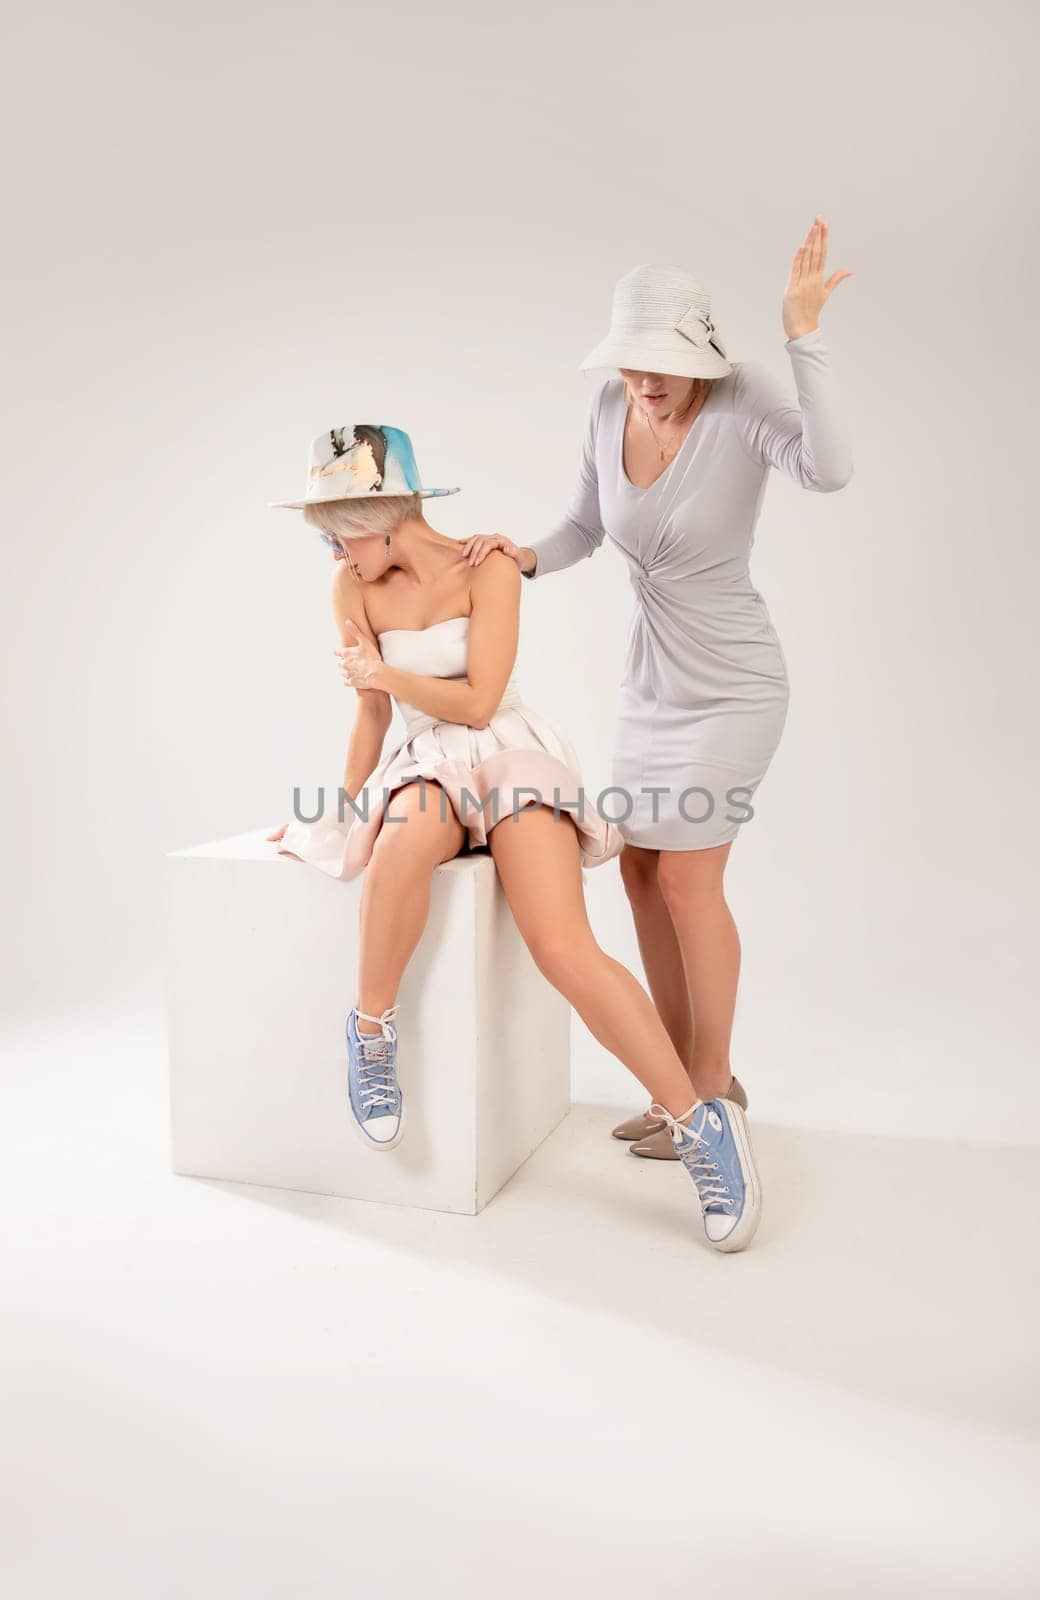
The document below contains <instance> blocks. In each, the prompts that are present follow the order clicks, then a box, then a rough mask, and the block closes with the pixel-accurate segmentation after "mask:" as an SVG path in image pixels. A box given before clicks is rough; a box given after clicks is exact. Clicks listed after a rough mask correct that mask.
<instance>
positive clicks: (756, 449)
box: [733, 327, 852, 493]
mask: <svg viewBox="0 0 1040 1600" xmlns="http://www.w3.org/2000/svg"><path fill="white" fill-rule="evenodd" d="M785 348H786V350H787V353H788V355H789V357H790V359H791V366H792V368H793V371H794V380H795V386H796V388H797V391H798V403H797V404H795V402H794V401H793V400H791V399H790V397H789V395H788V392H787V390H786V388H785V387H784V385H783V384H781V383H780V382H779V381H778V380H777V379H776V378H774V377H773V374H772V373H771V372H770V371H769V369H768V368H767V367H765V366H763V365H762V364H761V363H759V362H757V361H744V362H741V363H740V364H739V366H737V367H736V368H735V372H736V381H735V383H734V388H733V417H734V421H735V423H736V426H737V430H738V433H739V435H740V438H741V440H742V442H743V444H744V446H745V448H746V449H747V451H748V453H749V454H750V455H751V457H752V459H753V460H755V461H757V462H759V463H760V464H762V465H765V466H771V467H778V468H779V469H780V471H781V472H785V473H786V474H787V475H788V477H791V478H793V479H794V480H795V482H796V483H800V484H801V486H802V488H803V489H815V490H817V491H818V492H820V493H827V492H829V491H831V490H834V489H841V488H843V487H844V486H845V484H846V483H848V481H849V479H850V478H851V477H852V447H851V444H850V441H849V437H848V432H847V428H846V425H845V420H844V417H843V415H842V411H841V405H840V401H839V398H838V396H837V394H836V392H835V388H834V382H833V375H832V373H831V363H830V354H829V352H828V350H827V345H826V342H825V340H824V337H823V330H822V328H820V327H816V328H814V329H813V330H812V331H811V332H810V333H804V334H802V335H801V337H800V338H798V339H788V340H787V341H786V346H785Z"/></svg>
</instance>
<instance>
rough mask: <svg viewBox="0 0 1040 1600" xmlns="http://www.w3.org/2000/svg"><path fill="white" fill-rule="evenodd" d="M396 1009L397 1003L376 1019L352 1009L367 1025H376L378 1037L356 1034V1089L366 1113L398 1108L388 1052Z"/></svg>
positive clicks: (371, 1034) (393, 1035) (394, 1030)
mask: <svg viewBox="0 0 1040 1600" xmlns="http://www.w3.org/2000/svg"><path fill="white" fill-rule="evenodd" d="M399 1005H400V1001H398V1005H394V1006H390V1007H389V1009H388V1010H386V1011H384V1012H383V1014H382V1016H379V1017H372V1016H369V1014H368V1012H367V1011H359V1010H358V1009H357V1007H356V1006H355V1008H354V1015H355V1016H356V1017H364V1019H365V1021H366V1022H378V1023H379V1028H380V1031H379V1032H378V1033H362V1032H361V1029H360V1028H358V1030H357V1036H358V1038H359V1040H360V1041H361V1064H360V1066H359V1067H358V1089H359V1091H360V1095H361V1102H362V1104H363V1105H364V1106H365V1108H366V1110H367V1109H369V1108H370V1107H372V1106H381V1105H385V1106H394V1105H396V1104H397V1083H396V1080H395V1078H394V1070H393V1065H392V1055H391V1050H390V1046H391V1044H394V1043H396V1040H397V1029H396V1028H395V1027H394V1025H393V1023H392V1021H391V1020H390V1019H391V1018H392V1017H393V1016H395V1015H396V1013H397V1009H398V1006H399Z"/></svg>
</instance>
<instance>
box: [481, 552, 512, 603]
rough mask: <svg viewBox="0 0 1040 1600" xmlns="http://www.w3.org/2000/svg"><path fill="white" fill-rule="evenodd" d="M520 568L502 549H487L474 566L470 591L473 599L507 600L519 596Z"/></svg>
mask: <svg viewBox="0 0 1040 1600" xmlns="http://www.w3.org/2000/svg"><path fill="white" fill-rule="evenodd" d="M522 581H523V580H522V578H521V575H520V568H519V567H518V566H517V564H516V562H515V561H514V560H513V558H512V556H507V555H506V553H505V551H504V550H489V551H488V553H487V555H486V556H485V557H484V559H483V561H482V562H481V563H480V565H479V566H477V567H474V569H473V577H472V580H471V583H470V593H471V595H472V597H473V599H474V600H476V599H477V597H478V596H480V598H482V599H488V600H501V601H507V600H509V599H510V598H513V597H515V598H516V599H519V597H520V586H521V583H522Z"/></svg>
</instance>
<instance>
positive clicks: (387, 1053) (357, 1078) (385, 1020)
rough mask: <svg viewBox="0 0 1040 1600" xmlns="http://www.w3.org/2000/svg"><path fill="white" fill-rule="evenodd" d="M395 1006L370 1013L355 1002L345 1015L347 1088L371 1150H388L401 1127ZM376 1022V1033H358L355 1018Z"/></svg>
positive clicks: (359, 1125) (362, 1133)
mask: <svg viewBox="0 0 1040 1600" xmlns="http://www.w3.org/2000/svg"><path fill="white" fill-rule="evenodd" d="M396 1011H397V1006H391V1007H390V1008H389V1010H387V1011H384V1012H383V1014H382V1016H381V1017H370V1016H369V1015H368V1012H367V1011H358V1009H357V1007H356V1006H355V1007H354V1009H353V1010H352V1011H351V1013H350V1015H349V1017H348V1018H347V1061H348V1063H349V1065H348V1068H347V1090H348V1093H349V1094H350V1109H351V1110H352V1111H353V1113H354V1121H355V1123H356V1124H357V1128H358V1132H359V1133H360V1135H361V1137H362V1138H363V1139H364V1141H365V1143H366V1144H367V1145H369V1146H370V1147H371V1148H372V1149H373V1150H392V1149H393V1148H394V1145H395V1144H398V1143H399V1141H400V1138H401V1134H402V1133H403V1131H404V1101H403V1099H402V1096H401V1087H400V1085H399V1083H398V1082H397V1029H396V1028H395V1027H394V1025H393V1022H392V1021H391V1018H392V1017H393V1016H394V1013H395V1012H396ZM358 1017H363V1018H364V1019H365V1020H366V1021H367V1022H378V1023H379V1032H378V1033H359V1031H358V1025H357V1019H358Z"/></svg>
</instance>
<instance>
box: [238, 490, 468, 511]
mask: <svg viewBox="0 0 1040 1600" xmlns="http://www.w3.org/2000/svg"><path fill="white" fill-rule="evenodd" d="M458 493H459V489H458V487H456V488H454V489H402V490H401V494H400V496H398V495H392V496H391V495H388V494H381V493H378V492H377V493H376V494H340V495H335V496H334V497H333V498H332V499H326V500H268V502H267V509H268V510H269V511H271V510H273V509H274V508H275V507H279V506H284V507H285V508H286V510H288V511H305V510H306V509H307V507H308V506H341V505H342V504H343V503H344V501H347V500H390V499H395V500H396V499H398V498H403V496H404V495H406V494H417V495H419V496H420V497H421V498H422V499H423V500H432V499H433V498H434V496H436V495H442V494H458Z"/></svg>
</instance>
